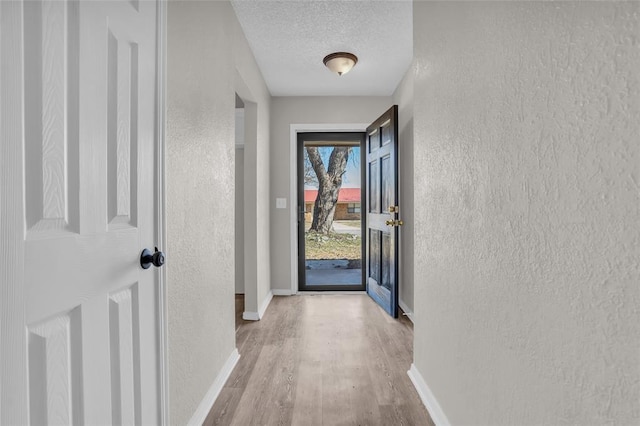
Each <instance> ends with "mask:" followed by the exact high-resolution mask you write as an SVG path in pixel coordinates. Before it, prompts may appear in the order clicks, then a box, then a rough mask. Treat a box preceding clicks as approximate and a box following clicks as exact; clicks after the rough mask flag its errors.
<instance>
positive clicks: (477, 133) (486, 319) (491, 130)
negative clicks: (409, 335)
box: [414, 2, 640, 425]
mask: <svg viewBox="0 0 640 426" xmlns="http://www.w3.org/2000/svg"><path fill="white" fill-rule="evenodd" d="M639 20H640V4H639V3H623V2H611V3H609V2H607V3H587V2H575V3H556V2H552V3H546V2H537V3H529V2H522V3H520V2H518V3H506V2H496V3H486V2H469V3H459V2H438V3H434V2H416V3H415V4H414V31H415V40H414V42H415V45H414V46H415V58H414V59H415V103H414V132H415V134H414V140H415V157H414V158H415V188H414V190H415V192H414V196H415V200H414V201H415V212H416V218H415V250H416V256H415V277H416V283H415V321H416V324H415V353H414V354H415V364H416V366H417V368H418V370H419V372H420V373H421V374H422V376H423V377H424V379H425V381H426V383H427V384H428V386H429V387H430V388H431V390H432V391H433V394H434V395H435V397H436V399H437V400H438V401H439V403H440V405H441V407H442V409H443V411H444V412H445V414H446V415H447V416H448V418H449V420H450V421H451V423H453V424H492V425H498V424H511V425H512V424H519V425H532V424H581V425H585V424H613V423H615V424H620V425H629V424H638V423H639V422H640V404H639V403H638V401H639V400H640V363H639V362H638V359H639V358H638V357H639V352H638V351H639V348H640V310H639V309H638V306H640V286H639V285H638V283H640V227H639V226H638V225H639V224H640V208H639V206H640V166H639V164H640V163H639V161H640V143H639V142H638V137H639V136H638V135H640V86H639V83H638V75H639V74H638V70H640V58H639V56H640V50H639V49H638V46H639V45H640V24H639Z"/></svg>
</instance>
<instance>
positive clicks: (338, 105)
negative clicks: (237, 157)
mask: <svg viewBox="0 0 640 426" xmlns="http://www.w3.org/2000/svg"><path fill="white" fill-rule="evenodd" d="M391 105H392V101H391V97H332V96H325V97H274V98H273V99H272V102H271V149H272V151H271V164H272V167H271V194H272V198H273V199H272V200H271V201H272V206H273V207H274V210H273V215H272V218H271V273H272V275H271V283H272V288H274V289H282V290H289V289H291V256H292V249H293V253H295V254H294V255H297V250H298V248H297V247H293V248H292V247H291V226H290V220H291V219H290V218H291V212H290V210H289V209H291V208H294V209H295V208H296V206H297V200H291V199H290V197H289V182H290V180H291V179H295V177H294V176H290V173H289V169H290V166H289V164H290V163H289V162H290V161H291V155H292V153H291V152H289V151H290V143H291V141H290V132H291V124H328V123H330V124H340V123H350V124H353V123H371V122H373V120H375V119H376V118H378V117H379V116H380V115H381V114H382V113H383V112H385V111H386V110H388V109H389V108H390V107H391ZM293 155H295V153H294V154H293ZM276 197H284V198H286V199H287V208H286V209H277V210H275V198H276Z"/></svg>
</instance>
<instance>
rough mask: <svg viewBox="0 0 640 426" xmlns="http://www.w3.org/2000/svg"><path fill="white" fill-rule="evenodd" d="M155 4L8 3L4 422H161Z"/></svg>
mask: <svg viewBox="0 0 640 426" xmlns="http://www.w3.org/2000/svg"><path fill="white" fill-rule="evenodd" d="M156 7H157V4H156V2H155V1H147V0H145V1H139V0H130V1H129V0H114V1H105V2H97V1H84V0H83V1H79V0H75V1H73V0H66V1H61V0H54V1H52V0H29V1H25V2H20V1H11V2H5V1H3V2H1V3H0V19H1V26H0V57H1V58H2V59H1V65H2V66H1V67H0V94H1V96H0V136H1V138H2V139H1V149H0V165H1V167H0V227H1V228H0V230H1V232H2V236H1V241H2V243H1V244H2V245H1V246H0V254H1V258H0V259H1V260H0V261H1V262H2V263H0V280H1V281H0V285H1V286H2V287H1V288H0V308H1V311H0V330H1V331H2V333H1V336H0V343H1V350H0V353H1V355H0V365H1V374H2V376H1V378H2V381H1V385H0V402H1V404H0V424H2V425H13V424H16V425H25V424H32V425H45V424H51V425H53V424H56V425H58V424H59V425H63V424H64V425H66V424H89V425H99V424H153V425H156V424H159V423H160V421H161V414H160V410H161V403H160V398H161V384H160V374H161V373H160V368H161V363H162V359H163V358H162V353H163V352H162V350H161V345H160V335H161V331H162V329H161V326H160V324H161V321H160V318H161V314H160V309H159V308H158V306H159V302H161V298H162V292H161V291H160V290H159V288H158V281H159V271H158V270H157V269H156V268H154V267H152V268H151V269H147V270H144V269H142V268H141V267H140V261H139V259H140V253H141V251H142V249H143V248H145V247H147V248H151V249H153V247H154V246H155V245H156V244H158V241H157V232H156V229H158V220H159V217H160V216H159V214H160V212H159V209H158V208H157V207H156V206H157V200H156V199H157V196H156V194H155V190H156V188H155V184H154V181H155V179H156V178H157V176H156V171H157V170H159V169H158V167H157V165H156V153H157V151H156V150H157V149H158V148H157V146H156V140H157V132H156V127H157V123H156V119H157V109H156V102H157V95H156V92H157V90H156V87H157V83H156V78H157V75H158V67H157V62H156V61H157V34H156V29H157V10H156Z"/></svg>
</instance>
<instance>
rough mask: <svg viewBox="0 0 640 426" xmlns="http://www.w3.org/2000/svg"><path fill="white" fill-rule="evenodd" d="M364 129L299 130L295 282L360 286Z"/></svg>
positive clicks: (321, 287) (318, 287)
mask: <svg viewBox="0 0 640 426" xmlns="http://www.w3.org/2000/svg"><path fill="white" fill-rule="evenodd" d="M364 140H365V134H364V133H362V132H355V133H299V134H298V271H299V279H298V288H299V290H301V291H325V290H351V291H354V290H355V291H364V290H365V274H364V270H363V264H364V261H363V259H364V254H365V247H366V246H365V245H364V239H365V233H364V232H363V230H364V229H365V228H366V227H365V226H364V223H363V220H364V215H363V214H362V211H363V210H362V205H363V203H364V194H365V191H364V181H365V179H364V170H363V168H362V167H361V164H362V163H363V161H362V160H363V157H362V155H363V153H364V151H363V149H361V148H362V146H363V145H364Z"/></svg>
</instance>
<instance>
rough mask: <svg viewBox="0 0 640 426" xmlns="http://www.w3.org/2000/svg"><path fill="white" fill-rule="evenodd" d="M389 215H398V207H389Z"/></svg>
mask: <svg viewBox="0 0 640 426" xmlns="http://www.w3.org/2000/svg"><path fill="white" fill-rule="evenodd" d="M389 213H400V206H389Z"/></svg>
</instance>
